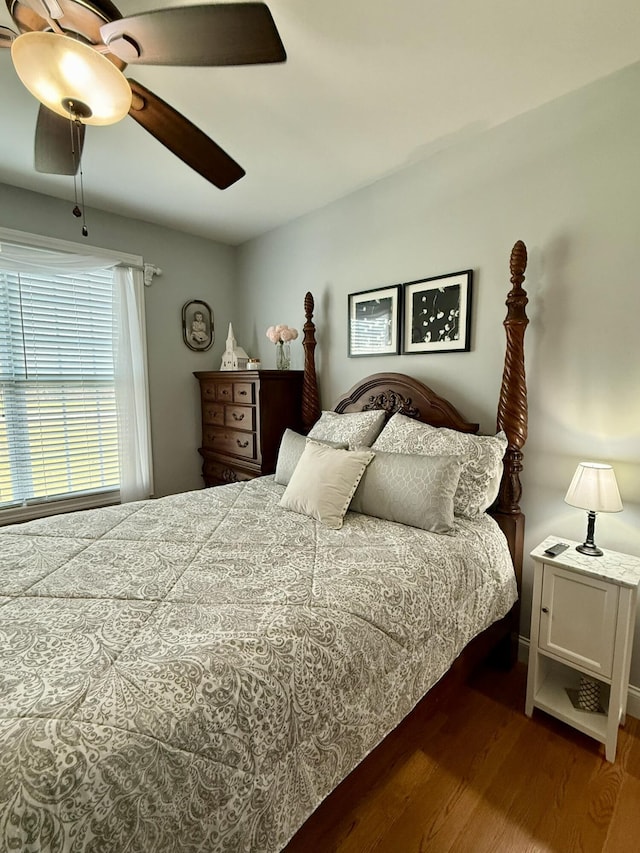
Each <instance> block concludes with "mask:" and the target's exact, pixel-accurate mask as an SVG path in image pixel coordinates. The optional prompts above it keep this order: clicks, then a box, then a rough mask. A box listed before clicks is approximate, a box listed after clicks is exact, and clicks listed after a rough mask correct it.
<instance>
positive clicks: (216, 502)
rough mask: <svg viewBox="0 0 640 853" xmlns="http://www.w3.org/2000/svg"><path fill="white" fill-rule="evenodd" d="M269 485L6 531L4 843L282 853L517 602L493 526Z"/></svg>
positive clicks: (0, 804)
mask: <svg viewBox="0 0 640 853" xmlns="http://www.w3.org/2000/svg"><path fill="white" fill-rule="evenodd" d="M282 492H283V487H282V486H278V485H276V484H275V483H274V482H273V480H272V478H270V477H265V478H260V479H258V480H253V481H251V482H249V483H238V484H233V485H229V486H224V487H219V488H214V489H206V490H201V491H196V492H190V493H186V494H183V495H176V496H172V497H169V498H164V499H161V500H155V501H147V502H140V503H133V504H127V505H124V506H117V507H110V508H105V509H100V510H93V511H89V512H82V513H75V514H70V515H63V516H57V517H54V518H49V519H42V520H38V521H35V522H30V523H27V524H23V525H14V526H11V527H6V528H4V529H0V580H1V585H0V850H3V851H5V850H6V851H13V850H15V851H20V853H31V851H34V852H35V851H37V853H44V851H47V853H48V851H56V853H58V852H59V851H64V853H80V851H92V853H107V851H108V853H169V851H171V853H195V851H198V853H219V851H228V853H241V851H253V853H270V851H277V850H280V849H281V848H282V847H283V846H284V845H285V844H286V842H287V841H288V840H289V838H290V837H291V836H292V835H293V833H294V832H295V830H296V829H297V828H298V827H299V826H300V825H301V824H302V823H303V822H304V820H305V819H306V818H307V817H308V815H309V814H310V813H311V812H312V811H313V809H314V808H315V807H316V806H317V805H318V804H319V803H320V801H321V800H322V799H323V798H324V797H325V796H326V795H327V794H328V793H329V792H330V791H331V790H332V789H333V788H334V787H335V785H336V784H337V783H338V782H339V781H340V780H341V779H342V778H344V777H345V776H346V775H347V774H348V773H349V772H350V771H351V770H352V769H353V767H354V766H355V765H356V764H357V763H358V762H359V761H361V760H362V758H363V757H364V756H365V755H366V754H367V753H368V752H369V751H370V750H371V749H372V748H373V747H374V746H375V745H376V744H377V743H378V742H379V741H380V740H381V739H382V738H383V737H384V735H385V734H387V733H388V732H389V731H390V730H391V729H392V728H394V727H395V726H396V725H397V724H398V723H399V721H400V720H401V719H402V718H403V717H404V716H405V715H406V714H407V713H408V712H409V711H410V710H411V708H412V707H413V706H414V705H415V704H416V702H417V701H418V700H419V699H420V698H421V697H422V696H423V695H424V693H425V692H426V691H427V690H428V689H429V687H430V686H431V685H432V684H433V683H435V681H437V680H438V679H439V678H440V676H441V675H442V674H443V673H444V672H445V671H446V670H447V668H448V667H449V665H450V663H451V662H452V661H453V659H454V658H455V657H456V656H457V655H458V653H459V652H460V651H461V649H462V648H463V647H464V645H465V644H466V643H467V642H468V641H469V640H470V639H471V638H472V637H473V636H474V635H475V634H477V633H478V632H479V631H481V630H482V629H483V628H485V627H486V626H487V625H489V624H490V623H491V622H493V621H494V620H495V619H497V618H499V617H501V616H503V615H504V614H505V613H506V612H507V611H508V609H509V608H510V606H511V604H512V603H513V601H514V600H515V595H516V591H515V581H514V578H513V569H512V568H511V563H510V560H509V556H508V552H507V548H506V543H505V541H504V539H503V537H502V534H501V533H500V532H499V531H498V528H497V526H496V525H495V523H494V522H493V521H492V520H491V519H490V518H488V517H486V518H483V519H481V520H479V521H476V522H471V521H462V522H460V523H459V524H458V525H457V527H456V533H455V535H454V536H438V535H435V534H430V533H426V532H425V531H422V530H417V529H414V528H410V527H404V526H402V525H398V524H393V523H390V522H386V521H380V520H377V519H373V518H369V517H367V516H364V515H358V514H356V513H348V514H347V516H346V518H345V524H344V527H343V528H342V530H329V529H327V528H324V527H322V526H321V525H319V524H318V523H317V522H315V521H313V520H311V519H309V518H307V517H306V516H302V515H297V514H295V513H291V512H287V511H286V510H284V509H281V508H279V507H278V506H277V503H278V500H279V499H280V497H281V495H282Z"/></svg>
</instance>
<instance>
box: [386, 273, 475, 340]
mask: <svg viewBox="0 0 640 853" xmlns="http://www.w3.org/2000/svg"><path fill="white" fill-rule="evenodd" d="M472 288H473V270H462V271H461V272H452V273H447V274H446V275H439V276H434V277H433V278H423V279H420V280H418V281H409V282H406V283H405V284H404V285H403V296H404V318H403V319H404V322H403V334H402V352H403V354H404V355H411V354H414V353H416V354H417V353H428V352H469V350H470V349H471V297H472Z"/></svg>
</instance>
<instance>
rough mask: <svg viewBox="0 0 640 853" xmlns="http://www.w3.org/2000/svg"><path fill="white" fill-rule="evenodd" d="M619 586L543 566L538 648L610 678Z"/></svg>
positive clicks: (557, 568)
mask: <svg viewBox="0 0 640 853" xmlns="http://www.w3.org/2000/svg"><path fill="white" fill-rule="evenodd" d="M619 592H620V591H619V588H618V587H617V586H615V585H614V584H611V583H608V582H606V581H602V580H599V579H598V578H593V577H586V576H584V575H579V574H576V573H575V572H569V571H566V570H564V569H561V568H559V567H557V566H552V565H545V568H544V575H543V579H542V598H541V610H540V642H539V645H540V649H541V650H544V651H547V652H549V653H550V654H553V655H554V656H555V657H558V658H561V659H562V660H566V661H568V662H570V663H573V664H576V665H578V666H579V667H581V668H583V669H586V670H589V671H590V672H593V673H594V674H596V675H599V676H601V677H603V678H611V672H612V666H613V649H614V643H613V640H614V638H615V633H616V622H617V619H618V598H619Z"/></svg>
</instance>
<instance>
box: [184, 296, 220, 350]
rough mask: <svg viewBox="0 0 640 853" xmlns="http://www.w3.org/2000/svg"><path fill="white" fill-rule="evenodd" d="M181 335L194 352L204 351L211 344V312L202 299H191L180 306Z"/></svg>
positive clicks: (212, 335)
mask: <svg viewBox="0 0 640 853" xmlns="http://www.w3.org/2000/svg"><path fill="white" fill-rule="evenodd" d="M182 337H183V339H184V342H185V344H186V345H187V346H188V347H189V349H192V350H194V352H205V351H206V350H208V349H210V347H211V345H212V344H213V341H214V331H213V312H212V311H211V308H209V306H208V305H207V303H206V302H203V301H202V299H192V300H191V301H189V302H185V304H184V305H183V306H182Z"/></svg>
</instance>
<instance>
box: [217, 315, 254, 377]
mask: <svg viewBox="0 0 640 853" xmlns="http://www.w3.org/2000/svg"><path fill="white" fill-rule="evenodd" d="M248 360H249V356H248V355H247V354H246V352H245V351H244V350H243V349H242V347H239V346H238V343H237V341H236V339H235V336H234V334H233V326H232V325H231V323H229V334H228V335H227V348H226V350H225V351H224V353H223V356H222V364H221V365H220V370H246V369H247V361H248Z"/></svg>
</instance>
